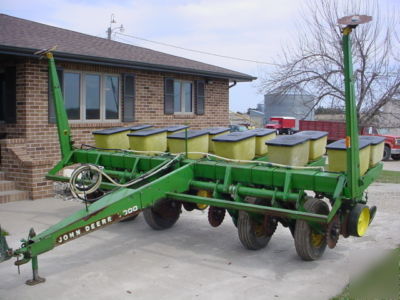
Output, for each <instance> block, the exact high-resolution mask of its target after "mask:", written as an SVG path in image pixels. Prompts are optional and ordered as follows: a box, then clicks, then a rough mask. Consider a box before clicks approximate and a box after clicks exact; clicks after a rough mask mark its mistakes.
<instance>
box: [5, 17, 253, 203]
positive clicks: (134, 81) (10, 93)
mask: <svg viewBox="0 0 400 300" xmlns="http://www.w3.org/2000/svg"><path fill="white" fill-rule="evenodd" d="M0 26H1V32H0V147H1V148H0V150H1V152H0V159H1V161H0V203H1V202H7V201H13V200H18V199H21V198H25V199H26V198H30V199H36V198H42V197H48V196H52V195H53V189H52V183H51V182H49V181H47V180H45V179H44V176H45V174H46V173H47V171H48V170H49V169H50V168H51V167H52V166H53V165H54V163H55V162H57V160H58V159H59V157H60V153H59V145H58V138H57V135H56V128H55V124H54V120H55V118H54V108H53V105H52V99H51V94H50V93H49V82H48V69H47V61H46V60H45V59H43V60H40V59H39V58H38V57H37V56H35V55H33V53H34V52H35V51H37V50H39V49H45V48H50V47H53V46H55V45H57V49H56V51H55V52H54V58H55V60H56V63H57V68H58V72H59V78H60V79H61V85H62V88H63V94H64V102H65V106H66V110H67V113H68V117H69V119H70V126H71V129H72V134H73V139H74V142H75V145H77V146H79V145H80V144H82V143H86V144H88V143H89V144H93V139H92V134H91V132H92V131H94V130H98V129H102V128H108V127H113V126H128V125H135V124H145V123H147V124H153V125H155V126H165V125H172V124H189V125H190V126H191V127H192V128H204V127H208V126H227V125H228V124H229V109H228V106H229V92H228V89H229V85H230V82H234V83H236V82H240V81H251V80H253V79H255V78H254V77H251V76H249V75H246V74H243V73H239V72H235V71H231V70H228V69H224V68H220V67H217V66H213V65H209V64H205V63H200V62H197V61H193V60H189V59H185V58H182V57H177V56H173V55H169V54H165V53H161V52H157V51H153V50H149V49H146V48H141V47H136V46H132V45H128V44H124V43H119V42H116V41H111V40H107V39H103V38H98V37H94V36H90V35H86V34H81V33H78V32H74V31H70V30H65V29H61V28H57V27H52V26H48V25H44V24H40V23H36V22H32V21H28V20H24V19H19V18H15V17H12V16H8V15H4V14H0ZM14 189H16V190H14Z"/></svg>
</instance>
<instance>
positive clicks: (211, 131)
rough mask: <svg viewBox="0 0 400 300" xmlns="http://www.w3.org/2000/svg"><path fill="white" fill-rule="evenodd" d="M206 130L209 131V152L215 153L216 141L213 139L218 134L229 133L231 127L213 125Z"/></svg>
mask: <svg viewBox="0 0 400 300" xmlns="http://www.w3.org/2000/svg"><path fill="white" fill-rule="evenodd" d="M205 130H206V131H208V152H210V153H214V142H213V140H212V139H213V138H215V137H217V136H220V135H223V134H227V133H229V131H230V128H228V127H211V128H207V129H205Z"/></svg>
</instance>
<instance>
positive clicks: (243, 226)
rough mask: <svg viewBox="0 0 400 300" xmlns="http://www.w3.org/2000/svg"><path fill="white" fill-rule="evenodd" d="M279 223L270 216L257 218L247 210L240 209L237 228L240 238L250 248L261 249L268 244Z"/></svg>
mask: <svg viewBox="0 0 400 300" xmlns="http://www.w3.org/2000/svg"><path fill="white" fill-rule="evenodd" d="M276 226H277V223H276V222H275V220H273V219H271V217H270V216H264V217H263V218H261V219H259V220H257V219H256V218H254V217H252V216H251V215H249V214H248V213H247V212H245V211H239V218H238V221H237V229H238V234H239V240H240V242H241V243H242V245H243V246H244V247H245V248H246V249H249V250H259V249H262V248H264V247H265V246H267V245H268V243H269V240H270V239H271V236H272V235H273V233H274V232H275V229H276Z"/></svg>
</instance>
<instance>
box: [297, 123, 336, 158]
mask: <svg viewBox="0 0 400 300" xmlns="http://www.w3.org/2000/svg"><path fill="white" fill-rule="evenodd" d="M296 135H304V136H307V137H309V138H310V153H309V156H308V161H313V160H316V159H318V158H320V157H321V156H322V155H324V154H325V151H326V150H325V147H326V143H327V142H328V132H326V131H314V130H305V131H300V132H298V133H296Z"/></svg>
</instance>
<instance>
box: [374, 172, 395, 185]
mask: <svg viewBox="0 0 400 300" xmlns="http://www.w3.org/2000/svg"><path fill="white" fill-rule="evenodd" d="M376 181H377V182H383V183H398V184H400V172H399V171H387V170H383V171H382V173H381V175H380V176H379V177H378V178H377V180H376Z"/></svg>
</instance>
